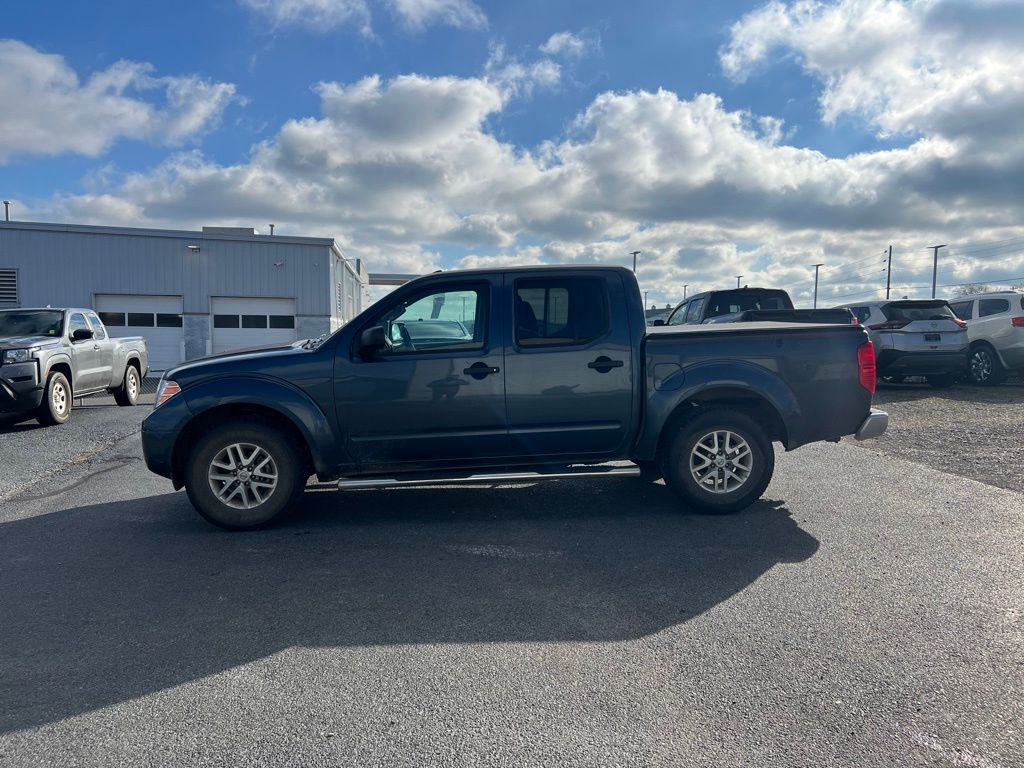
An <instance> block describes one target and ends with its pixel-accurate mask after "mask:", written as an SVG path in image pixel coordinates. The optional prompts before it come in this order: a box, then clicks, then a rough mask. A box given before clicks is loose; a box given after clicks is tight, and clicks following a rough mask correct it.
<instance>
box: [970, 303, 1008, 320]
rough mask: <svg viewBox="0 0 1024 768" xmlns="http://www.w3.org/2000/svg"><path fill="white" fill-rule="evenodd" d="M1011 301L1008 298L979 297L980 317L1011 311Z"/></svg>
mask: <svg viewBox="0 0 1024 768" xmlns="http://www.w3.org/2000/svg"><path fill="white" fill-rule="evenodd" d="M1009 311H1010V302H1009V301H1008V300H1006V299H979V300H978V317H988V316H989V315H998V314H999V313H1000V312H1009Z"/></svg>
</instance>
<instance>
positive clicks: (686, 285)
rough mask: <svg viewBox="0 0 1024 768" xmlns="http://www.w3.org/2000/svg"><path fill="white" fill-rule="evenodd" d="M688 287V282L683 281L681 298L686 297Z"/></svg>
mask: <svg viewBox="0 0 1024 768" xmlns="http://www.w3.org/2000/svg"><path fill="white" fill-rule="evenodd" d="M689 287H690V284H689V283H683V300H684V301H685V299H686V289H687V288H689Z"/></svg>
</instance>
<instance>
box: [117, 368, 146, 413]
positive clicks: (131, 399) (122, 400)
mask: <svg viewBox="0 0 1024 768" xmlns="http://www.w3.org/2000/svg"><path fill="white" fill-rule="evenodd" d="M141 391H142V378H141V377H140V376H139V369H138V368H136V367H135V366H134V365H132V364H131V363H129V364H128V366H127V367H126V368H125V369H124V379H123V380H122V381H121V386H120V387H118V388H117V389H115V390H114V402H116V403H117V404H118V405H120V406H122V407H127V406H130V405H135V404H136V403H138V402H139V393H140V392H141Z"/></svg>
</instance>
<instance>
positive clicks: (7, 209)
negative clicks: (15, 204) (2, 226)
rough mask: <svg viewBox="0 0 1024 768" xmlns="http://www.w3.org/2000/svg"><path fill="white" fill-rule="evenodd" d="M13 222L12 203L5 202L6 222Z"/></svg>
mask: <svg viewBox="0 0 1024 768" xmlns="http://www.w3.org/2000/svg"><path fill="white" fill-rule="evenodd" d="M10 220H11V201H10V200H4V221H10Z"/></svg>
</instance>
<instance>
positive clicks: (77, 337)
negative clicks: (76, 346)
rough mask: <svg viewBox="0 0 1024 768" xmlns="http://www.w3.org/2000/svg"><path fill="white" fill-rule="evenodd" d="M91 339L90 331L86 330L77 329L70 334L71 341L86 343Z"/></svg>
mask: <svg viewBox="0 0 1024 768" xmlns="http://www.w3.org/2000/svg"><path fill="white" fill-rule="evenodd" d="M91 338H92V331H90V330H89V329H88V328H79V329H77V330H76V331H73V332H72V334H71V340H72V341H88V340H89V339H91Z"/></svg>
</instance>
